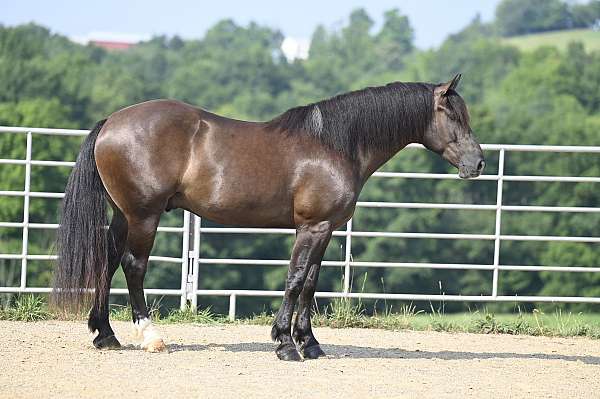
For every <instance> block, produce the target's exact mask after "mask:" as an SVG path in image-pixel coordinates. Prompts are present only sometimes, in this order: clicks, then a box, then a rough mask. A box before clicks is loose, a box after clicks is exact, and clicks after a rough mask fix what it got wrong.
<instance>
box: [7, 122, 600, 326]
mask: <svg viewBox="0 0 600 399" xmlns="http://www.w3.org/2000/svg"><path fill="white" fill-rule="evenodd" d="M0 133H3V134H5V133H9V134H25V135H26V150H25V159H0V165H2V164H5V165H7V164H8V165H24V166H25V181H24V184H23V190H22V191H8V190H4V191H0V197H23V221H22V222H11V221H0V228H21V229H22V233H23V234H22V237H23V238H22V241H23V242H22V249H21V252H20V253H15V254H0V260H1V259H13V260H20V261H21V270H20V281H19V285H18V286H15V287H0V293H48V292H50V291H51V289H50V288H48V287H28V285H27V265H28V261H30V260H46V261H52V260H55V259H56V256H55V255H40V254H30V253H29V252H28V244H29V231H30V230H32V229H56V228H58V225H57V224H54V223H31V222H30V221H29V206H30V204H29V201H30V198H62V197H63V195H64V194H63V193H56V192H33V191H31V166H44V167H57V166H62V167H72V166H73V165H74V162H68V161H53V160H36V159H32V145H33V137H34V135H52V136H85V135H87V134H88V131H87V130H70V129H44V128H26V127H3V126H0ZM410 147H422V146H420V145H411V146H410ZM482 148H483V149H484V150H488V151H497V152H498V153H499V156H498V172H497V174H495V175H494V174H492V175H482V176H479V177H478V178H477V180H484V181H496V182H497V188H496V189H497V192H496V203H495V204H493V205H480V204H450V203H443V204H440V203H405V202H374V201H369V202H367V201H359V202H358V203H357V207H359V208H397V209H454V210H487V211H495V229H494V234H454V233H410V232H379V231H354V230H353V228H352V219H350V220H349V221H348V223H347V225H346V228H345V229H344V230H339V231H335V232H334V233H333V235H334V236H341V237H344V238H345V251H344V260H341V261H324V262H323V266H337V267H343V268H344V281H343V288H342V291H340V292H317V293H316V295H315V296H316V297H318V298H362V299H389V300H392V299H395V300H411V301H412V300H414V301H417V300H425V301H438V300H443V301H471V302H564V303H576V302H579V303H600V298H598V297H580V296H569V297H565V296H561V297H556V296H511V295H498V277H499V273H500V271H529V272H535V271H545V272H567V273H582V272H591V273H600V267H579V266H568V267H567V266H565V267H563V266H530V265H502V264H501V262H500V248H501V244H502V242H503V241H545V242H550V241H559V242H582V243H598V242H600V237H573V236H530V235H506V234H502V232H501V225H502V213H503V212H507V211H508V212H566V213H597V212H600V208H594V207H572V206H524V205H519V206H515V205H503V203H502V195H503V191H504V190H503V183H504V182H506V181H508V182H514V181H519V182H571V183H582V182H583V183H600V177H587V176H516V175H506V174H505V173H504V171H505V167H504V166H505V155H506V153H507V152H546V153H594V154H598V153H600V147H599V146H547V145H505V144H484V145H482ZM374 177H376V178H395V179H397V178H408V179H458V176H457V175H456V174H440V173H399V172H376V173H375V174H374ZM158 230H159V231H161V232H167V233H177V234H181V236H182V248H181V257H168V256H151V257H150V260H151V261H160V262H169V263H177V264H180V266H181V285H180V288H179V289H146V290H145V292H146V294H150V295H165V296H179V297H180V304H181V306H182V307H185V306H186V305H187V303H188V302H190V303H191V304H192V305H193V306H196V305H197V298H198V296H228V297H229V316H230V318H234V317H235V311H236V301H237V297H240V296H244V297H279V296H282V295H283V291H269V290H233V289H232V290H222V289H220V290H216V289H199V288H198V287H199V276H198V273H199V270H200V265H202V264H212V265H215V264H228V265H245V266H253V265H254V266H259V265H260V266H284V265H287V264H288V260H287V259H281V260H273V259H271V260H265V259H222V258H218V259H215V258H204V257H202V254H201V251H200V243H201V237H202V235H204V234H295V230H293V229H266V228H221V227H218V228H217V227H203V226H202V225H201V219H200V217H198V216H196V215H192V214H190V213H189V212H184V216H183V224H182V226H180V227H163V226H161V227H159V229H158ZM190 237H192V240H191V241H190ZM353 237H389V238H421V239H447V240H488V241H493V242H494V255H493V261H492V263H491V264H461V263H419V262H364V261H362V262H361V261H354V260H353V258H352V238H353ZM355 267H383V268H429V269H450V270H487V271H491V272H492V276H493V277H492V292H491V295H479V296H474V295H446V294H439V295H423V294H399V293H364V292H361V293H357V292H352V289H351V286H350V280H351V270H352V268H355ZM111 294H115V295H126V294H128V292H127V290H126V289H118V288H117V289H111Z"/></svg>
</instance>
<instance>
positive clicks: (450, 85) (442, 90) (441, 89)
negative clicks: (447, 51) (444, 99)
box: [436, 73, 462, 96]
mask: <svg viewBox="0 0 600 399" xmlns="http://www.w3.org/2000/svg"><path fill="white" fill-rule="evenodd" d="M461 77H462V75H461V74H460V73H457V74H456V75H455V76H454V77H453V78H452V80H450V81H449V82H446V83H442V84H441V85H439V86H438V87H437V90H436V92H437V94H438V95H439V96H445V95H446V94H447V93H448V91H449V90H456V86H458V83H459V82H460V78H461Z"/></svg>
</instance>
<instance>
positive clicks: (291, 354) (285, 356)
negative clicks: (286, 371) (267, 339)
mask: <svg viewBox="0 0 600 399" xmlns="http://www.w3.org/2000/svg"><path fill="white" fill-rule="evenodd" d="M275 353H276V354H277V357H278V358H279V360H284V361H287V362H301V361H302V357H301V356H300V354H299V353H298V351H297V350H296V347H295V346H294V345H292V344H287V345H283V344H282V345H279V347H278V348H277V350H276V351H275Z"/></svg>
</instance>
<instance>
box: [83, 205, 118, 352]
mask: <svg viewBox="0 0 600 399" xmlns="http://www.w3.org/2000/svg"><path fill="white" fill-rule="evenodd" d="M126 238H127V220H126V219H125V216H123V213H121V211H120V210H118V209H116V208H115V209H114V212H113V218H112V221H111V222H110V228H109V229H108V273H107V281H108V283H107V284H106V289H105V290H104V292H96V296H95V297H94V303H93V305H92V310H91V311H90V317H89V319H88V328H89V329H90V331H91V332H94V331H96V330H98V335H97V336H96V338H94V346H95V347H96V348H98V349H109V348H118V347H120V346H121V344H120V343H119V341H118V340H117V338H116V337H115V333H114V331H113V329H112V327H111V326H110V322H109V320H108V311H109V309H108V295H109V291H110V282H111V280H112V278H113V275H114V274H115V271H117V269H118V268H119V262H120V260H121V257H122V256H123V251H124V250H125V240H126Z"/></svg>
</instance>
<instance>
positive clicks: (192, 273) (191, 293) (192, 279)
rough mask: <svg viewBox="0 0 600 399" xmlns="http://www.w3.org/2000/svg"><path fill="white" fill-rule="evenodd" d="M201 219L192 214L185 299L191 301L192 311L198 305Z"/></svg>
mask: <svg viewBox="0 0 600 399" xmlns="http://www.w3.org/2000/svg"><path fill="white" fill-rule="evenodd" d="M201 223H202V219H200V216H196V215H194V230H193V238H194V240H193V245H192V250H191V251H190V256H189V259H190V262H191V265H190V266H189V268H188V276H187V283H188V285H187V287H188V292H187V299H188V300H189V301H190V302H191V304H192V307H193V308H194V311H195V310H196V308H197V307H198V295H197V294H196V293H197V292H198V272H199V269H200V267H199V266H200V224H201Z"/></svg>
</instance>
